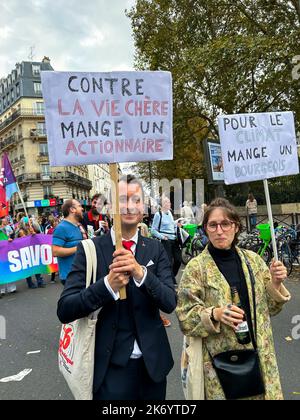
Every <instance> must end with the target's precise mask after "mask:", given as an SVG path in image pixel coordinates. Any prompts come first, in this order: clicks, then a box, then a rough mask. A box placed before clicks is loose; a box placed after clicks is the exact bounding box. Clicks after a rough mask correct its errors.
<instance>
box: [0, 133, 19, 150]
mask: <svg viewBox="0 0 300 420" xmlns="http://www.w3.org/2000/svg"><path fill="white" fill-rule="evenodd" d="M16 142H17V136H9V137H7V138H6V139H3V140H2V141H1V142H0V151H3V150H4V149H7V148H9V147H10V146H14V145H15V144H16Z"/></svg>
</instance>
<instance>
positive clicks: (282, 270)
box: [270, 260, 287, 289]
mask: <svg viewBox="0 0 300 420" xmlns="http://www.w3.org/2000/svg"><path fill="white" fill-rule="evenodd" d="M270 272H271V276H272V283H273V285H274V287H275V288H276V289H280V286H281V283H282V282H283V281H284V280H285V279H286V278H287V269H286V267H285V266H284V265H283V263H282V262H281V261H275V260H273V261H272V264H271V266H270Z"/></svg>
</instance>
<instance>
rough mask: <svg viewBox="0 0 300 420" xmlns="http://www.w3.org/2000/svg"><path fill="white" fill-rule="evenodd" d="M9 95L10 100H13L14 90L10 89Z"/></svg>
mask: <svg viewBox="0 0 300 420" xmlns="http://www.w3.org/2000/svg"><path fill="white" fill-rule="evenodd" d="M10 97H11V100H12V101H14V99H15V92H14V90H13V89H12V90H11V91H10Z"/></svg>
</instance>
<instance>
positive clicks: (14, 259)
mask: <svg viewBox="0 0 300 420" xmlns="http://www.w3.org/2000/svg"><path fill="white" fill-rule="evenodd" d="M57 271H58V266H57V260H56V258H55V257H53V255H52V236H51V235H42V234H38V235H31V236H26V237H25V238H19V239H15V240H13V241H12V242H8V241H1V242H0V284H6V283H12V282H15V281H18V280H22V279H24V278H26V277H30V276H32V275H34V274H50V273H55V272H57Z"/></svg>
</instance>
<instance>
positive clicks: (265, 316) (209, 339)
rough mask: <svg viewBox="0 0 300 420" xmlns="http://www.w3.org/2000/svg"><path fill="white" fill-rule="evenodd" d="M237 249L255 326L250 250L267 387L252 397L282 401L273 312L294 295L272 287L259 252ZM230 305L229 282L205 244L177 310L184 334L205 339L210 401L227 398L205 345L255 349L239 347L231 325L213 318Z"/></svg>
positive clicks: (211, 348) (180, 293) (217, 349)
mask: <svg viewBox="0 0 300 420" xmlns="http://www.w3.org/2000/svg"><path fill="white" fill-rule="evenodd" d="M237 251H238V253H239V256H240V258H241V261H242V266H243V271H244V273H245V278H246V282H247V287H248V294H249V299H250V307H251V313H252V323H253V325H254V318H253V298H252V288H251V280H250V275H249V272H248V268H247V265H246V261H245V256H244V254H243V252H245V253H246V256H247V259H248V261H249V263H250V265H251V267H252V270H253V273H254V277H255V291H256V312H257V346H258V351H259V357H260V363H261V369H262V374H263V378H264V382H265V389H266V392H265V394H264V395H260V396H257V397H254V398H251V399H265V400H281V399H283V395H282V390H281V385H280V379H279V372H278V366H277V362H276V355H275V349H274V342H273V334H272V328H271V322H270V316H274V315H276V314H278V313H279V312H280V311H281V309H282V306H283V304H284V303H286V302H288V301H289V300H290V298H291V296H290V294H289V292H288V291H287V289H286V288H285V287H284V286H283V285H282V286H281V288H280V290H279V291H278V290H276V289H275V288H274V287H273V285H272V281H271V274H270V271H269V269H268V267H267V266H266V264H265V263H264V261H263V260H262V259H261V257H260V256H258V255H257V254H255V253H253V252H251V251H243V252H242V251H241V250H240V249H239V248H237ZM228 303H231V291H230V286H229V284H228V282H227V281H226V280H225V278H224V276H223V275H222V274H221V272H220V271H219V269H218V267H217V265H216V264H215V262H214V260H213V258H212V257H211V255H210V253H209V251H208V248H206V249H205V250H204V251H203V253H202V254H201V255H199V256H198V257H196V258H194V259H193V260H192V261H190V263H189V264H188V265H187V267H186V269H185V272H184V274H183V277H182V279H181V282H180V286H179V290H178V306H177V309H176V312H177V316H178V319H179V322H180V327H181V329H182V331H183V333H184V334H185V335H186V336H188V337H197V336H198V337H199V336H200V337H202V339H203V370H204V390H205V398H206V399H207V400H222V399H225V395H224V393H223V390H222V387H221V385H220V382H219V380H218V378H217V376H216V372H215V370H214V368H213V366H212V363H211V359H210V356H209V354H208V351H207V348H208V349H209V351H210V354H211V355H212V356H214V355H216V354H218V353H222V352H224V351H228V350H238V349H244V348H252V344H249V345H247V346H242V345H240V344H239V343H238V342H237V339H236V336H235V333H234V331H233V329H232V328H230V327H228V326H226V325H224V324H222V323H215V322H213V321H212V320H211V318H210V316H211V309H212V308H213V307H224V306H225V305H227V304H228Z"/></svg>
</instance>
